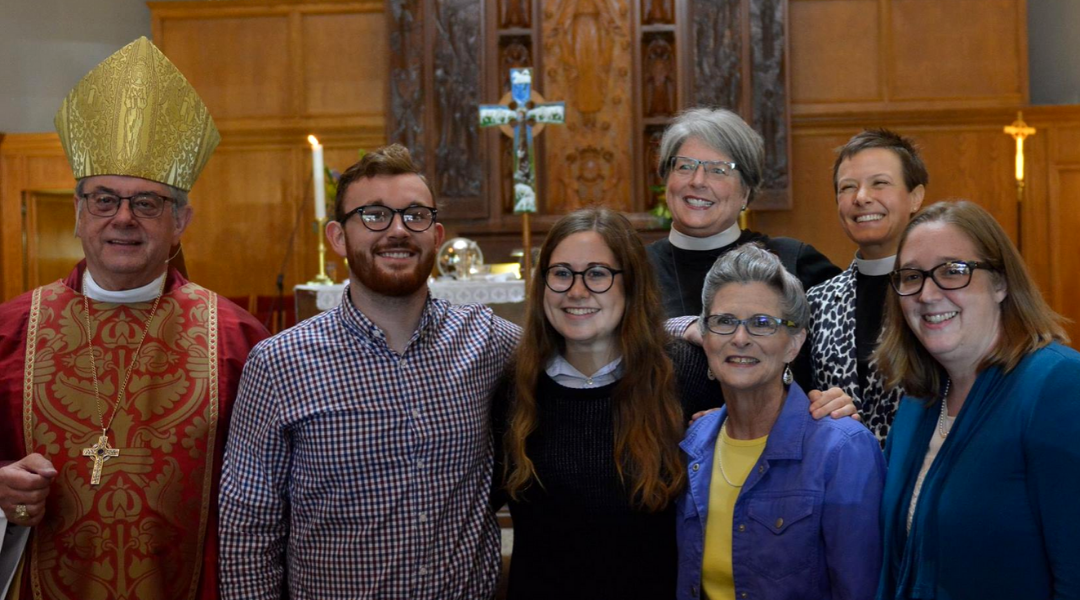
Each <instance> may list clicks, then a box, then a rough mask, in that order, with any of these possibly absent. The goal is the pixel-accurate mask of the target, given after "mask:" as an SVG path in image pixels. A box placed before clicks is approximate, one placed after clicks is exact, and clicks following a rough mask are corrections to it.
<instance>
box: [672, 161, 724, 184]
mask: <svg viewBox="0 0 1080 600" xmlns="http://www.w3.org/2000/svg"><path fill="white" fill-rule="evenodd" d="M698 167H704V168H705V176H706V177H708V178H710V179H724V178H726V177H730V176H731V174H732V173H734V172H735V167H736V165H735V163H733V162H730V161H726V160H698V159H696V158H690V157H689V156H672V157H671V172H672V173H673V174H675V175H679V176H681V177H693V176H694V173H697V170H698Z"/></svg>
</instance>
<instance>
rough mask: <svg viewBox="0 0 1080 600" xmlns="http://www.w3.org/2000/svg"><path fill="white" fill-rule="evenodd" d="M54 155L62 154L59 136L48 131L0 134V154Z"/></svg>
mask: <svg viewBox="0 0 1080 600" xmlns="http://www.w3.org/2000/svg"><path fill="white" fill-rule="evenodd" d="M15 154H18V155H22V156H25V155H33V156H54V155H61V156H62V155H63V154H64V149H63V147H61V146H60V137H59V136H58V135H56V133H54V132H48V133H6V134H3V135H2V136H0V156H11V155H15Z"/></svg>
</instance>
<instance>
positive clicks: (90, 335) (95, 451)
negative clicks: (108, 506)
mask: <svg viewBox="0 0 1080 600" xmlns="http://www.w3.org/2000/svg"><path fill="white" fill-rule="evenodd" d="M166 279H168V277H163V278H162V279H161V287H160V288H159V289H158V295H157V298H155V299H154V306H153V308H151V309H150V316H148V317H147V318H146V324H145V325H144V326H143V333H142V337H141V338H140V339H139V345H138V347H136V348H135V354H134V355H132V357H131V366H129V367H128V370H127V373H125V374H124V382H123V384H121V385H120V388H119V389H118V390H117V394H116V404H115V405H114V406H113V410H112V416H110V417H109V422H108V423H106V422H105V413H104V411H102V410H101V390H100V387H99V385H98V372H97V359H96V358H95V357H94V332H93V329H92V328H91V325H90V298H89V296H87V294H86V282H85V280H84V281H83V315H84V316H85V317H86V346H87V352H89V353H90V372H91V373H92V374H93V377H94V404H95V406H97V413H98V423H100V424H101V436H100V437H98V441H97V443H96V444H94V445H92V446H90V447H89V448H83V451H82V455H83V456H85V457H87V458H89V459H90V460H91V461H93V463H94V467H93V471H92V473H91V474H90V485H98V484H99V483H101V467H102V465H104V464H105V461H107V460H109V459H110V458H115V457H117V456H120V450H119V449H118V448H113V447H111V446H109V429H110V428H111V427H112V423H113V419H115V418H116V413H117V411H119V410H120V405H121V404H123V403H124V393H125V392H126V391H127V385H128V382H129V381H131V372H132V371H134V370H135V363H136V362H137V361H138V360H139V353H140V352H141V351H142V347H143V342H145V341H146V336H147V334H149V333H150V322H151V321H153V320H154V315H155V314H157V309H158V304H160V303H161V297H162V296H163V295H164V292H165V280H166Z"/></svg>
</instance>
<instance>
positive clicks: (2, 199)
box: [0, 133, 75, 301]
mask: <svg viewBox="0 0 1080 600" xmlns="http://www.w3.org/2000/svg"><path fill="white" fill-rule="evenodd" d="M74 187H75V179H74V178H73V177H72V175H71V169H70V168H69V167H68V163H67V159H66V158H65V157H64V151H63V149H62V148H61V147H60V140H59V138H57V136H56V134H55V133H29V134H7V135H4V136H3V139H2V143H0V248H2V251H0V261H2V262H0V301H5V300H10V299H11V298H14V297H15V296H18V295H19V294H21V293H23V292H24V291H26V287H25V285H26V275H27V273H26V267H27V265H26V264H25V260H26V255H25V253H24V251H23V215H22V205H23V198H24V194H25V193H27V192H31V191H34V190H72V189H74ZM71 266H74V265H71Z"/></svg>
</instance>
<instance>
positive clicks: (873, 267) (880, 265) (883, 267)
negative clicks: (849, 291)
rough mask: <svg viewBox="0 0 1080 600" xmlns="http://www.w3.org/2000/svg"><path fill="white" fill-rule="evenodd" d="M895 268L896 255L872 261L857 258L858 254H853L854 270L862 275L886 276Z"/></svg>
mask: <svg viewBox="0 0 1080 600" xmlns="http://www.w3.org/2000/svg"><path fill="white" fill-rule="evenodd" d="M894 266H896V255H895V254H894V255H892V256H886V257H885V258H876V259H874V260H870V259H866V258H859V253H858V252H856V253H855V268H857V269H858V270H859V273H861V274H862V275H870V276H874V275H888V274H889V272H891V271H892V270H893V267H894Z"/></svg>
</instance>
